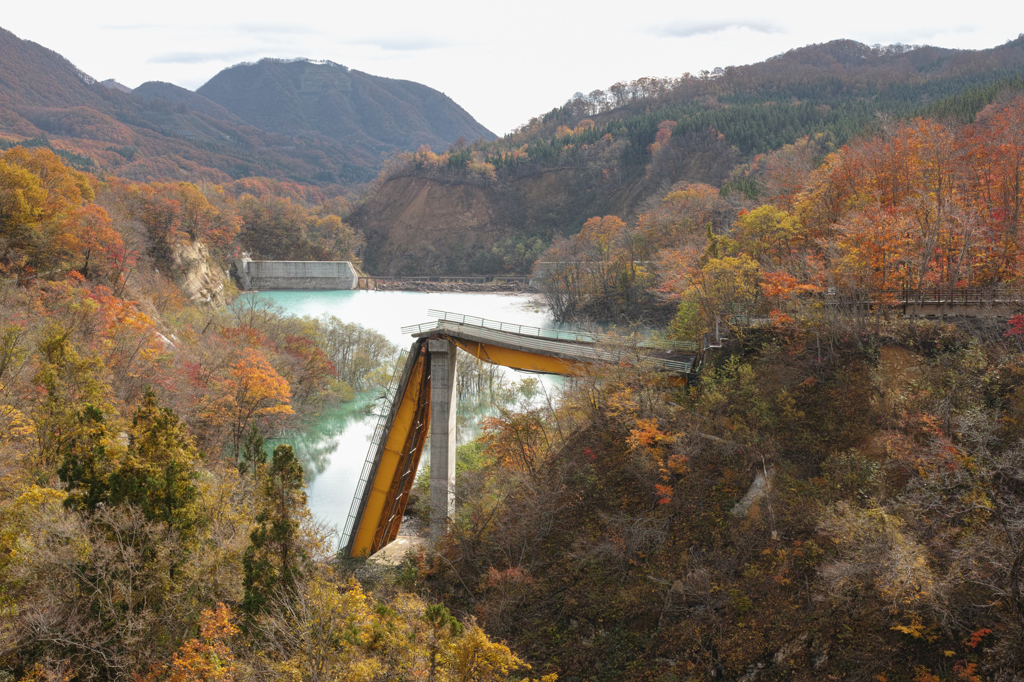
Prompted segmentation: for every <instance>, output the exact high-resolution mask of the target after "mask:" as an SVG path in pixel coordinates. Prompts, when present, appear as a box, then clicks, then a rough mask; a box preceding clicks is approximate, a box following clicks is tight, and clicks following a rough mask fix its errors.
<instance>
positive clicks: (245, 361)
mask: <svg viewBox="0 0 1024 682" xmlns="http://www.w3.org/2000/svg"><path fill="white" fill-rule="evenodd" d="M213 391H214V394H215V395H216V396H217V398H216V399H215V400H214V401H213V403H212V404H211V405H210V406H209V407H208V408H207V410H206V418H207V419H208V420H209V421H210V422H212V423H213V424H218V425H222V426H225V427H226V428H227V429H228V432H229V434H230V438H231V454H232V455H233V456H234V457H235V458H236V459H237V457H238V453H239V448H240V447H241V445H242V442H243V441H244V439H245V435H246V433H247V431H248V430H249V426H250V424H252V423H257V424H258V426H259V427H260V430H261V431H263V432H266V431H267V430H268V429H269V428H271V426H272V425H273V423H274V422H275V421H277V420H280V419H281V418H282V417H284V416H285V415H289V414H293V413H294V410H293V409H292V406H291V404H290V403H291V389H290V387H289V386H288V381H287V380H285V378H284V377H282V376H281V375H280V374H278V373H277V370H275V369H274V368H273V367H272V366H271V364H270V363H269V362H267V359H266V358H265V357H264V356H263V353H261V352H260V351H258V350H256V349H254V348H246V349H244V350H243V351H242V354H241V357H240V358H239V359H238V360H236V361H235V362H233V363H231V365H230V367H228V370H227V374H226V375H225V376H222V377H220V378H218V379H216V380H215V381H214V387H213Z"/></svg>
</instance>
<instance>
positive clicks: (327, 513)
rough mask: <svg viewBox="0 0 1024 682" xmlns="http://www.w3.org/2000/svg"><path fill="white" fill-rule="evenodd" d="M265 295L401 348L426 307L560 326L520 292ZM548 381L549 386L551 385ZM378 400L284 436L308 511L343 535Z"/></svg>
mask: <svg viewBox="0 0 1024 682" xmlns="http://www.w3.org/2000/svg"><path fill="white" fill-rule="evenodd" d="M260 295H261V296H263V297H265V298H268V299H270V300H272V301H273V302H274V303H275V304H277V305H279V306H281V307H282V308H284V309H285V310H286V311H287V312H289V313H291V314H293V315H298V316H310V317H319V316H321V315H324V314H330V315H334V316H335V317H337V318H339V319H341V320H343V321H345V322H355V323H358V324H361V325H363V326H364V327H369V328H371V329H374V330H376V331H378V332H380V333H381V334H383V335H384V336H385V337H387V339H388V340H389V341H391V342H392V343H394V344H396V345H398V346H399V347H400V348H402V349H403V350H404V349H408V348H409V346H410V345H411V344H412V341H413V339H412V337H411V336H405V335H403V334H402V332H401V328H402V327H405V326H409V325H413V324H418V323H421V322H429V321H430V319H431V318H430V317H428V315H427V310H431V309H432V310H443V311H448V312H453V313H462V314H465V315H473V316H476V317H484V318H487V319H491V320H500V321H502V322H515V323H518V324H523V325H529V326H533V327H554V326H556V325H555V324H554V322H553V321H552V319H551V317H550V315H549V314H548V311H547V309H546V308H545V307H544V306H543V304H542V303H541V301H540V300H539V299H538V298H535V297H531V296H522V295H506V294H461V293H416V292H403V291H264V292H261V294H260ZM545 383H547V384H548V385H549V386H550V385H551V382H550V380H549V381H546V382H545ZM374 397H375V395H374V394H373V393H367V394H362V395H360V396H359V397H358V398H357V399H356V400H355V401H353V402H350V403H345V404H342V405H338V406H336V407H333V408H330V409H328V410H327V411H326V412H325V413H324V414H323V415H321V417H320V419H319V420H318V421H317V422H316V423H315V424H313V425H312V426H311V427H310V428H309V429H307V430H305V431H303V432H301V433H293V434H288V435H287V437H285V438H284V439H282V441H283V442H288V443H290V444H291V445H292V446H293V447H295V451H296V453H297V454H298V455H299V457H300V458H301V459H302V462H303V466H304V468H305V470H306V480H307V483H308V488H307V491H306V492H307V494H308V496H309V508H310V511H311V512H312V513H313V515H314V516H315V517H316V518H317V519H319V520H320V521H322V522H324V523H326V524H328V525H330V526H334V527H335V528H336V529H337V530H338V532H339V533H340V531H341V529H342V528H343V527H344V524H345V518H346V517H347V516H348V512H349V506H350V505H351V503H352V495H353V494H354V492H355V487H356V483H357V481H358V478H359V473H360V471H361V470H362V466H363V461H364V459H365V458H366V452H367V449H368V447H369V443H370V438H371V437H372V436H373V430H374V428H375V427H376V424H377V417H376V416H374V415H372V414H369V413H368V412H367V409H366V408H367V406H368V403H370V402H371V401H372V400H373V399H374ZM275 442H278V441H275Z"/></svg>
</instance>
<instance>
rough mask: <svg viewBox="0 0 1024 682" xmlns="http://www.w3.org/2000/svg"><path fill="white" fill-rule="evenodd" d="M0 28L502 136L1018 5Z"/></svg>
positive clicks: (527, 1) (71, 21) (103, 14)
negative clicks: (454, 109) (446, 118)
mask: <svg viewBox="0 0 1024 682" xmlns="http://www.w3.org/2000/svg"><path fill="white" fill-rule="evenodd" d="M5 5H6V6H5V8H4V11H3V13H2V14H0V26H3V28H5V29H7V30H9V31H12V32H13V33H15V34H16V35H18V36H19V37H21V38H24V39H26V40H32V41H35V42H37V43H40V44H42V45H44V46H46V47H48V48H50V49H53V50H55V51H57V52H59V53H61V54H62V55H64V56H65V57H67V58H68V59H70V60H71V61H72V62H74V63H75V64H76V65H77V66H78V67H79V68H80V69H82V70H83V71H85V72H86V73H88V74H89V75H91V76H93V77H95V78H97V79H99V80H105V79H107V78H115V79H117V80H118V81H120V82H121V83H123V84H125V85H127V86H129V87H136V86H138V85H139V84H141V83H143V82H145V81H149V80H159V81H169V82H171V83H175V84H177V85H180V86H183V87H186V88H189V89H193V90H194V89H196V88H198V87H199V86H200V85H202V84H203V83H205V82H206V81H207V80H209V79H210V78H212V77H213V76H214V75H215V74H216V73H217V72H218V71H220V70H221V69H223V68H224V67H227V66H230V65H232V64H236V63H238V62H241V61H256V60H258V59H260V58H262V57H281V58H291V57H309V58H312V59H330V60H332V61H335V62H338V63H340V64H344V65H346V66H348V67H350V68H353V69H358V70H360V71H365V72H367V73H371V74H374V75H377V76H387V77H390V78H401V79H407V80H412V81H417V82H420V83H423V84H425V85H428V86H430V87H432V88H436V89H438V90H441V91H443V92H444V93H446V94H447V95H448V96H450V97H451V98H452V99H454V100H455V101H456V102H458V103H459V104H460V105H462V107H463V108H465V109H466V110H467V111H468V112H469V113H470V114H471V115H473V116H474V117H475V118H476V119H477V120H478V121H480V122H481V123H482V124H483V125H485V126H487V127H488V128H490V129H491V130H492V131H494V132H495V133H497V134H499V135H501V134H504V133H506V132H508V131H509V130H511V129H513V128H515V127H516V126H518V125H520V124H522V123H525V122H526V121H528V120H529V119H530V117H531V116H536V115H538V114H542V113H544V112H546V111H549V110H550V109H551V108H552V107H555V106H558V105H560V104H563V103H564V102H565V101H566V100H567V99H569V98H570V97H571V96H572V95H573V93H574V92H576V91H581V92H585V93H586V92H590V91H591V90H594V89H596V88H601V89H605V88H607V87H608V86H609V85H611V84H612V83H614V82H616V81H619V80H632V79H634V78H638V77H641V76H662V77H664V76H677V75H679V74H681V73H683V72H685V71H690V72H692V73H696V72H698V71H700V70H701V69H708V70H711V69H713V68H715V67H716V66H721V67H725V66H730V65H739V64H749V63H752V62H758V61H761V60H763V59H766V58H768V57H771V56H772V55H776V54H779V53H781V52H785V51H786V50H789V49H792V48H794V47H800V46H803V45H807V44H810V43H821V42H826V41H829V40H834V39H837V38H850V39H853V40H858V41H860V42H863V43H867V44H875V43H881V44H890V43H897V42H900V43H907V44H931V45H939V46H942V47H952V48H966V49H982V48H986V47H993V46H995V45H1000V44H1002V43H1004V42H1006V41H1007V40H1010V39H1013V38H1016V37H1017V35H1018V34H1019V33H1021V32H1024V3H1021V2H1020V1H1019V0H1000V1H994V0H975V1H974V2H970V3H963V2H952V1H951V0H938V1H936V2H905V1H901V0H860V1H858V2H842V3H826V2H820V1H817V2H811V1H810V0H787V1H786V2H775V3H768V2H764V1H763V0H759V1H751V0H739V1H734V2H726V3H709V2H704V3H699V4H698V3H684V2H679V1H676V2H666V1H662V0H626V1H625V2H617V3H584V2H572V3H568V2H559V1H558V0H519V1H518V2H515V3H511V2H506V3H500V2H486V0H472V1H470V0H433V1H431V2H424V1H423V0H416V1H415V2H414V1H412V0H390V1H385V2H379V1H378V2H362V3H358V4H357V3H353V2H351V1H349V2H315V1H311V0H287V1H285V2H281V1H280V0H275V1H274V2H268V1H266V0H253V1H252V2H247V3H240V2H233V3H226V2H219V1H218V0H179V1H178V2H175V3H146V2H131V3H128V2H111V1H109V0H99V2H81V1H80V0H75V1H74V2H72V1H71V0H51V1H50V2H47V3H42V4H40V3H28V2H17V3H15V2H10V3H5Z"/></svg>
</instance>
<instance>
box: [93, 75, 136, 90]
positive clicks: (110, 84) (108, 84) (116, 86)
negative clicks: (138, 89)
mask: <svg viewBox="0 0 1024 682" xmlns="http://www.w3.org/2000/svg"><path fill="white" fill-rule="evenodd" d="M100 85H102V86H103V87H105V88H110V89H111V90H119V91H120V92H131V91H132V89H131V88H129V87H128V86H127V85H122V84H120V83H118V82H117V81H116V80H114V79H113V78H108V79H107V80H105V81H100Z"/></svg>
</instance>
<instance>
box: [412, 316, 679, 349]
mask: <svg viewBox="0 0 1024 682" xmlns="http://www.w3.org/2000/svg"><path fill="white" fill-rule="evenodd" d="M427 315H429V316H430V317H436V318H437V319H438V320H443V321H446V322H457V323H460V324H466V325H470V326H474V327H482V328H485V329H495V330H497V331H504V332H510V333H512V334H520V335H522V336H535V337H538V338H546V339H555V340H564V341H575V342H577V343H602V342H604V343H622V341H623V339H622V337H617V336H614V335H612V334H600V333H596V332H577V331H569V330H564V329H548V328H544V327H531V326H527V325H522V324H514V323H511V322H501V321H499V320H488V319H486V318H483V317H475V316H472V315H463V314H461V313H450V312H446V311H444V310H434V309H431V310H428V311H427ZM403 331H404V329H403ZM638 345H639V346H640V347H641V348H660V349H665V350H682V351H688V352H694V353H695V352H697V350H698V345H697V344H696V343H693V342H691V341H665V340H662V339H644V338H642V339H640V342H639V344H638Z"/></svg>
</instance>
